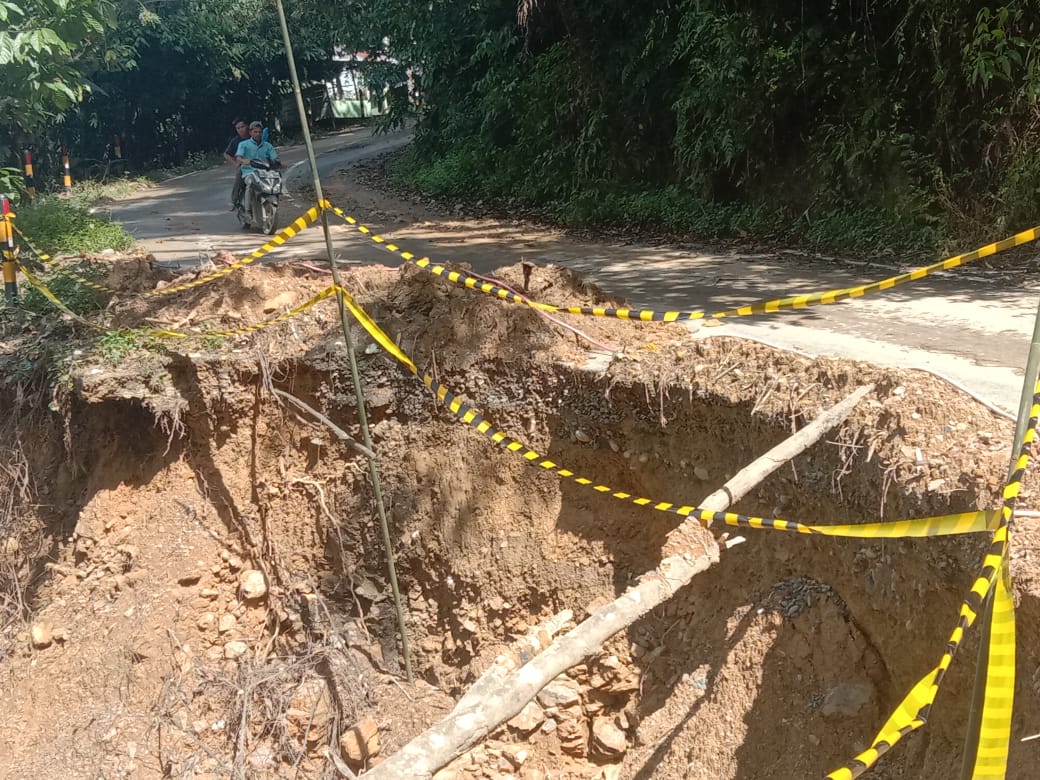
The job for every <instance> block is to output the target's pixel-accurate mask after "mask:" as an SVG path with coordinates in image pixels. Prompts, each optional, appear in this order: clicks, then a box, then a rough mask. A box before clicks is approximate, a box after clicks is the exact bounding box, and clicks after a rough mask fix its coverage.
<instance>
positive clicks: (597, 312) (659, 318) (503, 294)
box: [323, 201, 1040, 322]
mask: <svg viewBox="0 0 1040 780" xmlns="http://www.w3.org/2000/svg"><path fill="white" fill-rule="evenodd" d="M323 205H324V208H326V209H327V210H329V211H332V212H333V213H334V214H336V216H338V217H340V218H341V219H343V220H344V221H345V222H346V223H347V224H348V225H350V226H351V227H353V228H354V229H355V230H357V231H358V232H359V233H361V234H363V235H365V236H366V237H368V238H369V239H370V240H372V241H374V242H375V243H377V244H379V245H380V246H382V247H384V248H385V249H387V250H389V251H391V252H394V253H395V254H397V255H398V256H400V257H402V258H403V259H405V260H407V261H408V262H410V263H413V264H414V265H416V266H418V267H419V268H422V269H424V270H426V271H429V272H430V273H432V274H434V275H435V276H441V277H444V278H445V279H447V280H449V281H450V282H453V283H454V284H457V285H460V286H462V287H467V288H469V289H472V290H479V291H480V292H482V293H485V294H486V295H491V296H494V297H497V298H501V299H503V300H507V301H511V302H512V303H521V304H524V305H527V306H531V307H532V308H536V309H541V310H543V311H550V312H555V313H565V314H578V315H585V316H592V317H612V318H615V319H622V320H640V321H642V322H676V321H681V320H701V319H722V318H724V317H747V316H751V315H755V314H771V313H773V312H778V311H786V310H790V309H806V308H809V307H810V306H818V305H823V304H830V303H837V302H838V301H843V300H846V299H848V298H862V297H863V296H864V295H868V294H870V293H874V292H879V291H881V290H890V289H892V288H893V287H898V286H899V285H902V284H906V283H907V282H912V281H917V280H918V279H923V278H925V277H926V276H929V275H931V274H933V273H936V272H937V271H948V270H950V269H952V268H957V267H958V266H962V265H967V264H968V263H972V262H974V261H976V260H980V259H982V258H984V257H991V256H992V255H995V254H997V253H998V252H1004V251H1006V250H1008V249H1013V248H1014V247H1017V246H1022V245H1023V244H1028V243H1030V242H1032V241H1036V240H1037V238H1040V225H1038V226H1036V227H1032V228H1029V229H1028V230H1023V231H1022V232H1021V233H1016V234H1015V235H1013V236H1010V237H1009V238H1005V239H1003V240H1001V241H996V242H994V243H992V244H986V245H985V246H982V247H979V248H978V249H975V250H973V251H971V252H967V253H965V254H961V255H955V256H953V257H948V258H946V259H945V260H940V261H939V262H937V263H933V264H932V265H926V266H922V267H921V268H916V269H914V270H913V271H908V272H907V273H903V274H898V275H897V276H891V277H889V278H887V279H882V280H881V281H877V282H871V283H870V284H864V285H858V286H856V287H845V288H839V289H837V290H829V291H827V292H822V293H807V294H804V295H795V296H792V297H790V298H777V299H774V300H770V301H762V302H759V303H751V304H748V305H746V306H739V307H737V308H735V309H726V310H724V311H718V312H714V313H711V314H709V313H708V312H706V311H703V310H698V311H654V310H652V309H614V308H605V307H599V306H555V305H553V304H549V303H541V302H538V301H532V300H530V299H529V298H527V297H525V296H523V295H519V294H517V293H515V292H512V291H511V290H506V289H503V288H502V287H499V286H498V285H495V284H492V283H490V282H486V281H484V280H483V279H478V278H476V277H474V276H472V275H471V274H468V273H466V272H465V271H457V270H452V269H450V268H448V267H447V266H444V265H442V264H439V263H434V262H433V261H432V260H430V258H428V257H422V258H416V256H415V255H414V254H412V253H411V252H407V251H405V250H402V249H401V248H400V247H399V246H397V245H396V244H394V243H392V242H389V241H387V239H386V238H384V237H383V236H380V235H379V234H377V233H374V232H372V230H371V229H370V228H368V227H366V226H365V225H363V224H361V223H360V222H358V220H357V219H355V218H354V217H352V216H350V215H349V214H346V213H344V212H343V210H342V209H339V208H337V207H336V206H333V205H332V204H331V203H329V202H328V201H323Z"/></svg>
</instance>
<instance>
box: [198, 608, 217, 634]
mask: <svg viewBox="0 0 1040 780" xmlns="http://www.w3.org/2000/svg"><path fill="white" fill-rule="evenodd" d="M216 624H217V616H216V615H214V614H213V613H212V612H203V613H202V614H201V615H199V619H198V620H196V621H195V625H196V626H198V627H199V631H209V630H210V629H212V628H213V626H215V625H216Z"/></svg>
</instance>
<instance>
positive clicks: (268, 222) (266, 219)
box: [260, 202, 278, 235]
mask: <svg viewBox="0 0 1040 780" xmlns="http://www.w3.org/2000/svg"><path fill="white" fill-rule="evenodd" d="M260 209H261V211H262V215H263V217H262V218H263V225H262V229H263V231H264V233H266V234H267V235H271V234H272V233H274V231H275V228H277V227H278V207H277V206H275V205H274V204H273V203H267V202H265V203H261V204H260Z"/></svg>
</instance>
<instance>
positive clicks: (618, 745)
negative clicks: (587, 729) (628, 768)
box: [592, 718, 628, 759]
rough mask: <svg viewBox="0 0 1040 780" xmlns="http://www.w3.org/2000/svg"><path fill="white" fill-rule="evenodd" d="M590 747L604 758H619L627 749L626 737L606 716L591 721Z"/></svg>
mask: <svg viewBox="0 0 1040 780" xmlns="http://www.w3.org/2000/svg"><path fill="white" fill-rule="evenodd" d="M592 747H593V748H595V751H596V752H597V753H599V755H601V756H603V757H604V758H610V759H614V758H620V757H621V756H623V755H625V751H627V750H628V737H627V736H626V735H625V732H623V731H622V730H621V729H619V728H618V727H617V726H616V725H614V722H613V721H612V720H610V719H608V718H596V720H595V721H593V723H592Z"/></svg>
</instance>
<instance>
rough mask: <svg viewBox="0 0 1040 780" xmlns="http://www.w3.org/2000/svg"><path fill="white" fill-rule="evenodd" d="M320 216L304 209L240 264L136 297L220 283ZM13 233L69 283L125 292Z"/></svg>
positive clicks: (316, 209) (115, 293) (103, 290)
mask: <svg viewBox="0 0 1040 780" xmlns="http://www.w3.org/2000/svg"><path fill="white" fill-rule="evenodd" d="M320 214H321V212H320V210H319V209H318V208H317V207H316V206H312V207H311V208H309V209H307V211H306V212H304V214H303V216H301V217H300V218H299V219H297V220H295V221H294V222H293V223H292V224H291V225H288V226H287V227H285V228H284V229H283V230H281V231H279V232H278V233H277V234H275V235H274V236H272V237H271V240H270V241H268V242H266V243H265V244H264V245H263V246H261V247H260V248H259V249H256V250H254V251H253V252H251V253H250V254H248V255H247V256H246V257H244V258H242V259H241V260H237V261H236V262H234V263H231V264H230V265H228V266H226V267H225V268H221V269H220V270H219V271H215V272H213V273H212V274H208V275H207V276H202V277H200V278H198V279H193V280H192V281H190V282H185V283H184V284H178V285H174V286H172V287H163V288H161V289H158V290H149V291H147V292H143V293H137V295H140V296H141V297H142V298H158V297H162V296H165V295H172V294H173V293H178V292H183V291H184V290H190V289H193V288H195V287H201V286H202V285H204V284H208V283H209V282H212V281H214V280H215V279H220V278H222V277H224V276H227V275H229V274H232V273H234V272H235V271H237V270H239V269H240V268H244V267H245V266H247V265H250V264H251V263H254V262H256V261H257V260H259V259H260V258H261V257H263V256H264V255H266V254H268V253H269V252H272V251H274V250H275V249H277V248H278V247H280V246H281V245H282V244H284V243H285V242H286V241H288V240H289V239H290V238H293V237H294V236H297V235H299V233H300V232H301V231H303V230H305V229H306V228H308V227H310V226H311V225H313V224H314V223H315V222H317V221H318V217H319V216H320ZM15 230H16V231H17V232H18V235H19V236H21V237H22V239H23V240H24V241H25V243H26V245H27V246H28V247H29V249H30V250H31V251H32V252H33V254H35V255H36V257H38V258H39V259H40V260H41V261H42V262H43V263H44V264H45V265H51V266H55V267H56V269H57V271H58V272H59V273H61V274H63V275H64V276H68V277H70V278H71V279H75V280H76V281H77V282H79V283H80V284H82V285H84V286H86V287H90V288H92V289H94V290H98V291H100V292H104V293H108V294H111V295H121V294H123V293H124V292H125V291H120V290H116V289H114V288H112V287H106V286H105V285H103V284H100V283H98V282H95V281H92V280H91V279H88V278H86V277H85V276H83V275H82V274H78V273H76V272H75V271H73V270H72V269H70V268H68V267H66V266H60V265H57V264H56V261H55V260H54V258H52V257H51V256H50V255H48V254H45V253H43V252H41V251H39V250H38V249H37V248H36V247H35V246H33V244H32V242H31V241H30V240H29V237H28V236H26V235H25V233H23V232H22V231H21V230H18V228H17V227H15Z"/></svg>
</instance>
